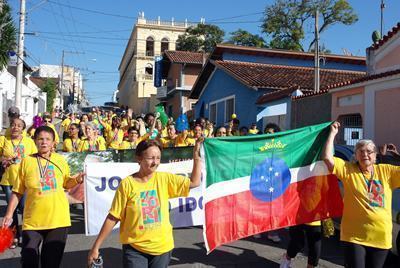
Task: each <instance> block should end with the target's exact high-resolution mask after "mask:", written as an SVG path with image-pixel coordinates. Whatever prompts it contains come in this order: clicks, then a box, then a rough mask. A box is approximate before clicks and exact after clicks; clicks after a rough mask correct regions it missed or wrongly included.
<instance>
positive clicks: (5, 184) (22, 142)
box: [0, 118, 36, 248]
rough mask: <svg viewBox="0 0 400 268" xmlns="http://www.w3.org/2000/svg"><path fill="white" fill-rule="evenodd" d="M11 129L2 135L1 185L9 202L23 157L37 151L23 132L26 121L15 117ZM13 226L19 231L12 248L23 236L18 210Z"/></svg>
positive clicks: (19, 207) (19, 208)
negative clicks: (2, 168) (3, 169)
mask: <svg viewBox="0 0 400 268" xmlns="http://www.w3.org/2000/svg"><path fill="white" fill-rule="evenodd" d="M10 129H11V132H10V136H9V137H4V136H3V137H2V141H1V147H0V155H1V162H2V165H3V167H4V168H5V171H4V173H3V176H2V178H1V182H0V185H1V188H2V190H3V191H4V193H5V195H6V201H7V203H8V201H9V199H10V197H11V192H12V188H13V185H14V183H15V179H16V177H17V175H18V169H19V167H20V163H21V161H22V159H23V158H25V157H26V156H28V155H30V154H34V153H36V146H35V143H34V142H33V140H32V139H31V138H30V137H27V136H26V135H25V136H24V135H23V134H22V133H23V131H24V129H25V122H24V121H23V120H22V119H19V118H14V119H13V120H12V121H11V126H10ZM18 210H19V211H20V212H21V213H22V211H23V210H24V202H23V200H22V202H20V204H19V206H18ZM12 227H15V228H16V231H17V232H16V237H15V240H14V243H13V245H12V246H11V247H12V248H15V247H16V246H17V245H18V241H19V238H20V236H21V230H20V228H19V225H18V213H17V211H15V212H14V214H13V223H12Z"/></svg>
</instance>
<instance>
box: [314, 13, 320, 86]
mask: <svg viewBox="0 0 400 268" xmlns="http://www.w3.org/2000/svg"><path fill="white" fill-rule="evenodd" d="M318 16H319V14H318V9H316V10H315V44H314V45H315V47H314V92H315V93H318V92H319V26H318Z"/></svg>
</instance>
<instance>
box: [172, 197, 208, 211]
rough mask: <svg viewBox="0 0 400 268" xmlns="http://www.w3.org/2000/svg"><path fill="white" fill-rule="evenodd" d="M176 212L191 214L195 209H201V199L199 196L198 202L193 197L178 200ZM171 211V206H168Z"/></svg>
mask: <svg viewBox="0 0 400 268" xmlns="http://www.w3.org/2000/svg"><path fill="white" fill-rule="evenodd" d="M178 203H179V206H178V211H179V213H184V212H192V211H194V210H196V208H199V209H203V197H202V196H201V197H200V198H199V200H196V198H194V197H185V198H179V199H178ZM169 208H170V210H171V204H170V206H169Z"/></svg>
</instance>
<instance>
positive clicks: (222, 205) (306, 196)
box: [205, 175, 343, 251]
mask: <svg viewBox="0 0 400 268" xmlns="http://www.w3.org/2000/svg"><path fill="white" fill-rule="evenodd" d="M342 210H343V202H342V197H341V194H340V190H339V185H338V179H337V178H336V176H334V175H327V176H318V177H310V178H308V179H306V180H303V181H301V182H298V183H292V184H291V185H289V187H288V188H287V189H286V191H285V193H284V194H283V195H282V196H280V197H279V198H277V199H275V200H273V201H272V202H263V201H261V200H259V199H256V198H255V197H254V196H253V195H252V193H251V192H250V191H246V192H241V193H238V194H234V195H229V196H225V197H221V198H218V199H215V200H212V201H210V202H208V203H207V204H206V205H205V227H206V231H205V234H206V237H207V242H208V248H209V250H210V251H212V250H213V249H215V248H216V247H218V246H220V245H222V244H225V243H229V242H232V241H235V240H238V239H241V238H244V237H247V236H250V235H253V234H257V233H261V232H265V231H269V230H274V229H279V228H283V227H287V226H293V225H298V224H303V223H309V222H313V221H317V220H321V219H326V218H333V217H340V216H341V215H342Z"/></svg>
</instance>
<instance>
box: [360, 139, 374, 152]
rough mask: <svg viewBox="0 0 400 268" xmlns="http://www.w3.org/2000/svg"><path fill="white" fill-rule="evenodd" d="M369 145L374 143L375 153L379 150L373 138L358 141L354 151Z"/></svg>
mask: <svg viewBox="0 0 400 268" xmlns="http://www.w3.org/2000/svg"><path fill="white" fill-rule="evenodd" d="M368 145H372V147H373V148H374V152H375V153H377V152H378V150H377V148H376V145H375V143H374V142H373V141H372V140H359V141H358V142H357V143H356V146H355V147H354V153H355V152H357V150H359V149H360V148H361V147H364V146H368Z"/></svg>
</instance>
